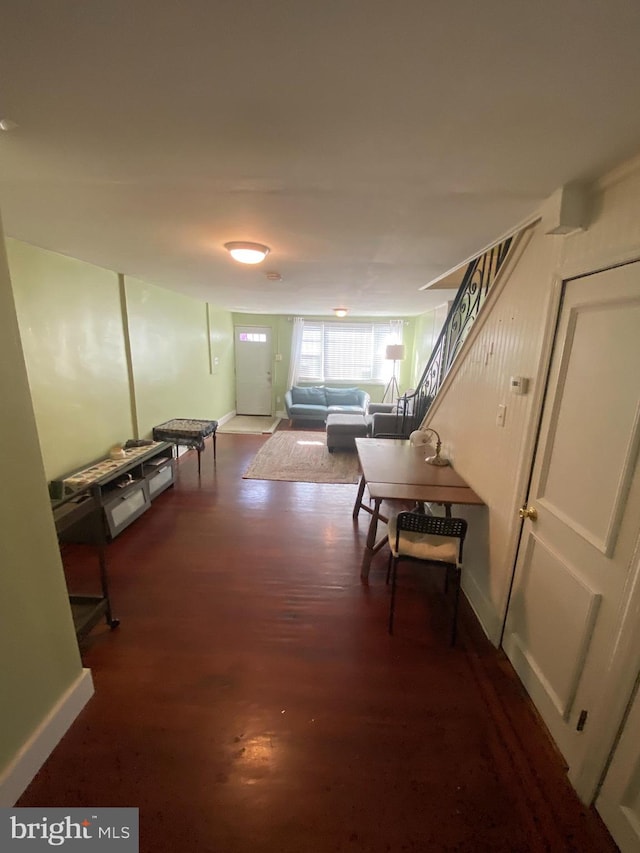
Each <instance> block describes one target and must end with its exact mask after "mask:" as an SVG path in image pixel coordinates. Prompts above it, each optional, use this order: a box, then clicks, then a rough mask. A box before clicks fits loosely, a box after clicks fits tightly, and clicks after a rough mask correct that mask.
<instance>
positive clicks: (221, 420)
mask: <svg viewBox="0 0 640 853" xmlns="http://www.w3.org/2000/svg"><path fill="white" fill-rule="evenodd" d="M235 416H236V410H235V409H233V411H231V412H227V414H226V415H223V416H222V417H221V418H218V426H223V425H224V424H226V422H227V421H230V420H231V418H235Z"/></svg>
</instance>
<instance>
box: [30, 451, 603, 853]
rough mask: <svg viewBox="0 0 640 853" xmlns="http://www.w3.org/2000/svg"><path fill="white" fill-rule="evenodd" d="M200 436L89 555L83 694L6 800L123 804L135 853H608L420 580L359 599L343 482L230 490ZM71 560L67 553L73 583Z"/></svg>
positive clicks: (478, 635)
mask: <svg viewBox="0 0 640 853" xmlns="http://www.w3.org/2000/svg"><path fill="white" fill-rule="evenodd" d="M266 438H267V437H266V436H250V435H249V436H247V435H220V436H219V437H218V459H217V465H216V467H215V472H214V469H213V460H212V451H211V445H210V442H208V443H207V450H206V452H205V454H203V457H202V475H201V479H200V480H199V479H198V476H197V464H196V454H195V452H193V451H192V452H190V453H188V454H186V455H185V456H184V457H182V459H181V461H180V464H179V466H178V478H177V483H176V486H175V487H174V488H173V489H170V490H169V491H167V492H166V493H164V494H163V495H161V496H160V497H159V498H158V499H157V500H156V501H155V502H154V505H153V507H152V509H151V511H150V512H148V513H146V514H145V515H144V516H142V517H141V518H140V519H138V520H137V521H136V522H135V523H134V524H133V525H132V526H131V527H130V528H129V529H128V530H127V531H125V532H124V533H123V534H122V535H121V536H120V537H118V538H117V539H116V540H115V541H114V542H113V543H112V544H111V545H110V546H109V549H108V558H109V565H110V572H111V584H112V600H113V607H114V613H115V615H116V616H118V617H119V618H120V619H121V626H120V627H119V628H118V629H117V630H115V631H113V632H109V631H108V630H107V629H106V627H104V626H102V625H100V626H99V627H98V628H96V629H94V631H93V632H92V634H91V636H90V637H89V638H88V641H87V642H86V644H85V647H84V649H83V660H84V664H85V666H87V667H90V668H91V670H92V673H93V678H94V682H95V688H96V693H95V696H94V697H93V699H92V700H91V701H90V702H89V704H88V705H87V707H86V708H85V709H84V711H83V712H82V714H81V715H80V717H79V718H78V719H77V721H76V722H75V724H74V725H73V727H72V728H71V730H70V731H69V732H68V734H67V735H66V736H65V738H64V739H63V741H62V742H61V744H60V745H59V747H58V748H57V749H56V750H55V752H54V754H53V755H52V756H51V758H50V759H49V761H48V762H47V763H46V765H45V766H44V767H43V769H42V770H41V771H40V773H39V774H38V776H37V777H36V779H35V780H34V781H33V782H32V784H31V785H30V787H29V788H28V790H27V791H26V792H25V794H24V795H23V797H22V798H21V800H20V802H19V804H18V805H21V806H40V807H43V806H65V807H71V806H117V805H121V806H137V807H139V809H140V826H141V836H140V850H141V851H144V853H164V851H173V853H175V852H176V851H193V853H261V851H264V853H267V851H268V853H271V852H272V851H273V853H332V851H372V853H378V851H380V853H383V851H409V850H410V851H470V853H477V851H491V853H499V851H510V853H514V851H580V853H586V852H587V851H613V850H615V849H616V847H615V845H614V844H613V842H612V841H611V839H610V837H609V836H608V834H607V832H606V830H605V829H604V827H603V826H602V824H601V822H600V821H599V819H598V817H597V815H596V813H595V812H594V811H593V810H592V809H587V808H585V807H584V806H582V805H581V804H580V803H579V801H578V800H577V798H576V797H575V795H574V793H573V791H572V789H571V788H570V786H569V784H568V783H567V781H566V778H565V772H564V768H563V766H562V762H561V759H560V758H559V756H558V755H557V753H556V752H555V750H554V748H553V746H552V744H551V743H550V741H549V739H548V738H547V735H546V732H545V730H544V729H543V727H542V726H541V724H540V722H539V720H538V718H537V717H536V715H535V713H534V711H533V710H532V707H531V705H530V703H529V702H528V700H527V697H526V695H525V693H524V691H523V689H522V687H521V685H520V682H519V681H518V680H517V678H516V677H515V676H514V674H513V672H512V670H511V667H510V665H509V664H508V662H507V661H506V659H505V657H504V656H503V655H502V654H501V653H500V652H498V651H496V650H495V649H494V648H493V647H492V646H491V645H490V644H489V643H488V642H487V641H486V640H485V639H484V636H483V634H482V632H481V631H480V629H479V628H478V626H477V623H476V622H475V619H474V617H473V615H472V613H471V611H470V609H469V608H468V606H467V605H466V602H465V601H464V600H463V602H462V607H461V625H460V633H459V638H458V644H457V646H456V647H455V648H450V646H449V645H448V640H449V630H448V626H449V618H450V611H449V609H448V602H447V600H446V599H445V598H444V594H443V591H442V584H441V578H440V577H438V578H434V579H433V580H426V581H425V580H422V579H421V578H419V577H418V576H417V575H415V574H411V569H410V568H407V569H405V570H404V572H403V582H402V586H401V589H400V592H399V600H398V609H397V623H396V634H395V636H394V637H392V638H391V637H389V636H388V634H387V629H386V619H387V613H388V602H389V599H388V588H387V587H386V586H385V572H386V554H385V553H384V552H382V553H380V554H378V555H377V557H376V559H375V562H374V564H373V567H372V572H371V577H370V581H369V585H368V586H367V585H362V584H361V582H360V578H359V563H360V557H361V553H362V547H363V543H364V538H365V534H366V527H367V522H368V517H363V518H361V519H360V521H359V522H358V523H357V524H355V525H354V523H353V521H352V518H351V509H352V506H353V501H354V498H355V493H356V487H355V486H344V485H341V486H328V485H310V484H301V483H281V482H268V481H259V480H243V479H242V474H243V471H244V470H245V468H246V466H247V465H248V463H249V461H250V460H251V458H252V456H253V455H254V454H255V452H256V451H257V450H258V448H259V447H260V446H261V445H262V444H263V442H264V441H265V440H266ZM76 558H77V555H76V554H75V552H73V549H72V553H70V554H69V555H68V556H67V560H68V561H69V572H70V574H73V575H74V577H75V581H76V582H77V581H78V578H77V575H78V566H77V565H75V560H76Z"/></svg>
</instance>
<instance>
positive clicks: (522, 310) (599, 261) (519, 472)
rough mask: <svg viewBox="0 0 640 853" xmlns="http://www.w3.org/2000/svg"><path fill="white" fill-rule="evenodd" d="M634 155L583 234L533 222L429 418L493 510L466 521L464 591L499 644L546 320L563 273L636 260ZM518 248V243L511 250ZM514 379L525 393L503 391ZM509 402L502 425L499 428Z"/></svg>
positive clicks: (611, 181)
mask: <svg viewBox="0 0 640 853" xmlns="http://www.w3.org/2000/svg"><path fill="white" fill-rule="evenodd" d="M639 209H640V158H639V159H637V160H634V161H632V162H630V163H628V164H626V165H625V166H624V167H622V168H621V169H619V170H616V171H615V172H613V173H611V174H609V175H607V176H605V177H604V178H603V179H602V180H601V181H599V182H598V183H597V184H595V185H594V186H593V188H592V192H591V198H590V219H589V222H588V224H587V228H586V230H585V231H582V232H578V233H575V234H573V235H568V236H564V237H563V236H550V235H545V234H544V233H543V230H542V226H541V225H540V223H538V224H536V225H534V226H531V228H530V229H529V230H528V232H527V233H526V235H525V238H524V243H523V244H521V248H520V256H519V258H518V260H517V262H516V263H515V265H514V263H513V261H510V262H509V264H508V267H507V269H506V270H505V276H504V277H503V278H502V279H501V280H499V282H498V284H497V285H496V286H495V288H494V292H493V293H492V294H491V295H490V297H489V301H488V302H487V304H486V310H485V311H484V313H483V314H482V315H481V317H480V318H479V320H478V321H477V323H476V324H475V326H474V328H473V330H472V332H471V333H470V336H469V338H468V340H467V341H466V343H465V346H464V349H463V353H462V357H461V358H460V359H459V361H458V363H457V364H456V366H455V367H454V369H453V370H452V372H451V373H450V375H449V377H448V378H447V381H446V383H445V386H444V393H443V394H442V396H441V398H440V400H439V401H437V402H436V403H435V404H434V406H433V409H432V411H431V417H430V423H431V425H432V426H434V427H435V428H436V429H437V430H438V431H439V432H440V433H441V435H442V437H443V445H444V452H445V454H447V455H449V456H450V458H451V459H452V460H453V461H454V464H455V466H456V469H457V470H458V471H459V472H460V473H461V474H462V476H463V477H464V478H465V479H466V480H467V481H468V482H469V484H470V485H471V486H472V487H473V488H474V489H475V491H476V492H478V494H480V495H481V497H482V498H483V499H484V501H485V502H486V504H487V505H488V506H489V507H490V510H486V509H468V510H466V511H465V512H461V515H465V516H467V517H469V518H471V519H473V524H472V525H471V531H470V541H469V546H468V549H466V557H467V559H466V560H465V573H464V574H465V577H464V584H463V586H464V590H465V593H466V595H467V597H468V599H469V601H470V602H471V604H472V606H473V607H474V609H475V611H476V613H477V615H478V617H479V619H480V621H481V623H482V625H483V627H484V629H485V631H486V632H487V635H488V636H489V637H490V639H491V640H492V642H494V643H496V644H497V643H498V642H499V639H500V633H501V628H502V624H503V620H504V616H505V612H506V607H507V602H508V595H509V588H510V582H511V576H512V571H513V565H514V561H515V549H516V547H517V541H518V535H519V530H520V520H519V518H518V508H519V506H520V505H521V504H522V502H523V500H524V497H525V495H526V484H527V478H528V474H529V468H530V460H531V454H532V451H533V446H534V439H535V431H536V428H537V418H538V413H539V408H540V401H541V395H542V393H543V391H544V383H545V379H546V368H547V363H548V353H549V346H550V341H551V334H552V331H553V323H554V321H555V315H556V312H557V303H558V299H559V296H560V284H561V281H562V279H563V278H566V277H570V276H574V275H577V274H578V273H585V272H590V271H593V270H596V269H599V268H603V267H606V266H609V265H612V264H616V263H620V262H622V261H624V260H630V259H632V258H638V257H640V218H639V217H638V216H637V211H638V210H639ZM517 253H518V250H517V249H516V255H517ZM514 375H519V376H525V377H527V378H528V379H529V381H530V385H529V393H528V394H527V395H525V396H516V395H514V394H512V393H510V390H509V381H510V377H511V376H514ZM501 404H504V405H506V407H507V409H506V420H505V425H504V427H500V426H498V425H497V424H496V415H497V411H498V405H501Z"/></svg>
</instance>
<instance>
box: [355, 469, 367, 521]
mask: <svg viewBox="0 0 640 853" xmlns="http://www.w3.org/2000/svg"><path fill="white" fill-rule="evenodd" d="M366 485H367V483H366V481H365V479H364V474H363V475H362V476H361V477H360V485H359V486H358V494H357V495H356V502H355V503H354V505H353V513H352V515H353V517H354V518H357V517H358V513H359V512H360V507H361V506H362V496H363V495H364V488H365V486H366Z"/></svg>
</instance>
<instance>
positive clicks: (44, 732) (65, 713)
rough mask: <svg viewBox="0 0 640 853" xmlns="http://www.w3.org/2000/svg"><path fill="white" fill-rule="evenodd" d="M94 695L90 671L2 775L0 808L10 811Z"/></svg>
mask: <svg viewBox="0 0 640 853" xmlns="http://www.w3.org/2000/svg"><path fill="white" fill-rule="evenodd" d="M92 696H93V679H92V677H91V670H90V669H83V670H82V672H81V673H80V675H79V676H78V678H77V679H76V681H75V682H74V683H73V684H72V685H71V687H69V689H68V690H67V692H66V693H65V694H64V695H63V696H62V697H61V698H60V699H59V700H58V702H57V704H56V705H55V706H54V707H53V708H52V709H51V710H50V711H49V713H48V714H47V716H46V717H45V719H44V720H42V722H41V723H40V725H39V726H38V728H37V729H36V730H35V732H34V733H33V734H32V735H31V737H30V738H29V739H28V740H27V742H26V743H24V744H23V745H22V747H21V748H20V750H19V751H18V754H17V755H16V756H15V758H14V759H13V760H12V761H11V762H10V763H9V766H8V767H6V768H5V770H4V771H3V772H2V773H0V807H2V808H11V807H12V806H13V805H14V804H15V803H16V802H17V800H18V799H19V798H20V797H21V796H22V794H23V793H24V791H25V790H26V789H27V787H28V786H29V784H30V783H31V780H32V779H33V777H34V776H35V775H36V773H37V772H38V770H40V768H41V767H42V765H43V764H44V763H45V761H46V760H47V758H48V757H49V756H50V755H51V753H52V752H53V750H54V749H55V748H56V746H57V745H58V743H59V742H60V740H61V739H62V737H63V735H64V734H65V733H66V732H67V730H68V729H69V728H70V727H71V724H72V723H73V721H74V720H75V719H76V717H77V716H78V714H79V713H80V711H82V709H83V708H84V706H85V705H86V704H87V702H88V701H89V699H91V697H92Z"/></svg>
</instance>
